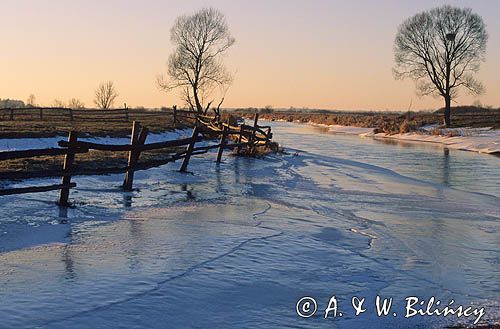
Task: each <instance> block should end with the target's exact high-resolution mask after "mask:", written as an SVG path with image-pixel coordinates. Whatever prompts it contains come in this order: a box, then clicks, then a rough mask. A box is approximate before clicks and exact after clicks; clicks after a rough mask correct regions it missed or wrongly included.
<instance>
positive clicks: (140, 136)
mask: <svg viewBox="0 0 500 329" xmlns="http://www.w3.org/2000/svg"><path fill="white" fill-rule="evenodd" d="M140 127H141V125H140V123H139V122H136V121H134V123H133V125H132V137H131V138H130V145H132V146H137V145H144V143H145V142H146V138H147V136H148V129H147V128H145V127H144V128H140ZM139 129H140V132H139ZM140 155H141V151H138V150H135V149H134V148H132V149H131V150H130V151H129V153H128V165H127V172H126V173H125V179H124V181H123V189H124V190H125V191H131V190H132V186H133V184H134V172H135V170H134V167H135V165H136V164H137V162H138V161H139V156H140Z"/></svg>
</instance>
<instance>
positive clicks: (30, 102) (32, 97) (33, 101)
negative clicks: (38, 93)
mask: <svg viewBox="0 0 500 329" xmlns="http://www.w3.org/2000/svg"><path fill="white" fill-rule="evenodd" d="M26 106H27V107H35V106H36V97H35V95H34V94H30V95H29V96H28V99H27V100H26Z"/></svg>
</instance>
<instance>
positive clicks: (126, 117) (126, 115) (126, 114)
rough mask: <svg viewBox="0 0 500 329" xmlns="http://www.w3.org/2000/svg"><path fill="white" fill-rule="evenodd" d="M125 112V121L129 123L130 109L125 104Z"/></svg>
mask: <svg viewBox="0 0 500 329" xmlns="http://www.w3.org/2000/svg"><path fill="white" fill-rule="evenodd" d="M123 110H124V111H125V121H127V122H129V120H130V117H129V115H128V107H127V103H125V104H123Z"/></svg>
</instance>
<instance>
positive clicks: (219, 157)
mask: <svg viewBox="0 0 500 329" xmlns="http://www.w3.org/2000/svg"><path fill="white" fill-rule="evenodd" d="M227 130H228V128H227V127H226V126H224V128H222V135H221V137H220V143H219V152H218V153H217V163H221V161H222V153H223V152H224V147H226V138H227Z"/></svg>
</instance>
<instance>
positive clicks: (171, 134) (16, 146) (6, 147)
mask: <svg viewBox="0 0 500 329" xmlns="http://www.w3.org/2000/svg"><path fill="white" fill-rule="evenodd" d="M190 136H191V131H190V130H188V129H186V130H173V131H167V132H163V133H159V134H149V135H148V137H147V141H146V142H147V143H155V142H161V141H165V140H173V139H179V138H185V137H190ZM66 139H67V136H61V137H51V138H0V151H16V150H28V149H37V148H52V147H58V145H57V142H58V141H60V140H66ZM79 140H81V141H85V142H94V143H100V144H127V143H130V138H129V137H128V138H127V137H96V138H79Z"/></svg>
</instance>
